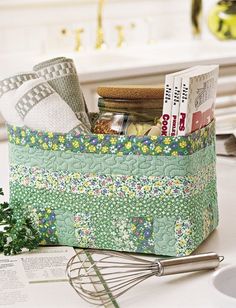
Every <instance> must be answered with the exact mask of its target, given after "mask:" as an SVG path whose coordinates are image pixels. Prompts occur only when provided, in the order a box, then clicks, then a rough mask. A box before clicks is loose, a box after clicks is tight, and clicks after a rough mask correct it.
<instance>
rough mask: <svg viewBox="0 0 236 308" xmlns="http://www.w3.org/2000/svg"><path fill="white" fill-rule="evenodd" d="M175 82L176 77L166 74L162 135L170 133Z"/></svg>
mask: <svg viewBox="0 0 236 308" xmlns="http://www.w3.org/2000/svg"><path fill="white" fill-rule="evenodd" d="M173 83H174V78H173V77H172V76H171V75H166V78H165V91H164V101H163V111H162V125H161V135H162V136H169V134H170V128H171V111H172V98H173Z"/></svg>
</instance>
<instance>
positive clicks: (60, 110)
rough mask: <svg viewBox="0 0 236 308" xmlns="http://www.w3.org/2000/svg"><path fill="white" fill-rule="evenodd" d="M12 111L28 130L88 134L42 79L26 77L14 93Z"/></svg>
mask: <svg viewBox="0 0 236 308" xmlns="http://www.w3.org/2000/svg"><path fill="white" fill-rule="evenodd" d="M14 100H15V102H16V106H15V108H16V111H17V112H18V114H19V116H20V117H21V119H22V121H23V123H24V125H25V126H26V127H29V128H31V129H37V130H42V131H50V132H57V133H72V134H78V133H89V132H90V131H89V130H88V129H87V127H86V126H85V125H84V124H83V123H82V122H81V121H80V120H79V119H78V118H77V117H76V115H75V114H74V112H73V111H72V109H71V108H70V107H69V106H68V104H66V102H65V101H64V100H63V99H62V98H61V97H60V95H59V94H58V93H57V92H55V90H54V89H53V88H52V87H51V86H50V85H49V84H48V83H47V82H46V81H45V79H43V78H38V79H36V80H29V81H27V82H25V83H24V84H22V85H21V86H20V87H19V88H18V89H17V90H16V92H15V95H14Z"/></svg>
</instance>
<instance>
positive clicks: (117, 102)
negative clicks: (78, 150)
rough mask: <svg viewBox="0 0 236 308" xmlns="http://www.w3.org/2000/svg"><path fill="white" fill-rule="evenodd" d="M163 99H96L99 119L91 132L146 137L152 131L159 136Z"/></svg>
mask: <svg viewBox="0 0 236 308" xmlns="http://www.w3.org/2000/svg"><path fill="white" fill-rule="evenodd" d="M162 106H163V99H160V98H157V99H153V98H151V99H146V98H141V99H121V98H102V97H100V98H99V99H98V107H99V111H100V113H99V117H98V119H97V121H96V122H95V125H94V128H93V132H94V133H97V134H115V135H129V136H130V135H136V136H143V135H148V133H149V132H150V130H151V129H152V128H153V127H154V126H155V127H156V129H154V130H153V129H152V131H153V132H154V131H155V133H153V134H155V135H159V134H160V128H161V126H160V117H161V115H162Z"/></svg>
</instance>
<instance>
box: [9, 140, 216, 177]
mask: <svg viewBox="0 0 236 308" xmlns="http://www.w3.org/2000/svg"><path fill="white" fill-rule="evenodd" d="M9 153H10V162H11V163H12V164H17V165H24V166H25V167H38V168H42V169H46V170H48V171H64V172H74V173H75V172H79V173H82V174H84V173H95V174H105V175H133V176H144V175H146V176H171V177H173V176H185V175H194V174H196V173H197V172H198V171H199V170H201V169H203V168H205V167H207V166H209V165H211V164H213V163H215V146H214V144H212V145H210V146H208V147H206V148H205V149H202V150H200V151H198V152H196V153H194V154H192V155H190V156H177V157H173V156H143V155H125V156H121V157H119V156H117V155H113V154H94V155H91V154H87V153H81V154H80V153H73V152H62V151H47V150H41V149H37V148H31V147H25V146H20V145H15V144H9Z"/></svg>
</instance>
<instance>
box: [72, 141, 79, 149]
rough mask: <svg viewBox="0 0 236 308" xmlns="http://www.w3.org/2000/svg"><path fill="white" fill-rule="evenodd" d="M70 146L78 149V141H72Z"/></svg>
mask: <svg viewBox="0 0 236 308" xmlns="http://www.w3.org/2000/svg"><path fill="white" fill-rule="evenodd" d="M72 145H73V147H74V148H78V147H79V141H77V140H74V141H73V142H72Z"/></svg>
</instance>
